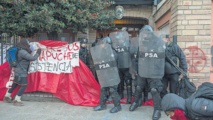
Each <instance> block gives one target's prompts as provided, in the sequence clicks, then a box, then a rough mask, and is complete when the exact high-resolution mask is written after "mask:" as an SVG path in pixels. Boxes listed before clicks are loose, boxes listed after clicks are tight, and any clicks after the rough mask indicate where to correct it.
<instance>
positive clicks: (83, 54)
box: [79, 38, 90, 67]
mask: <svg viewBox="0 0 213 120" xmlns="http://www.w3.org/2000/svg"><path fill="white" fill-rule="evenodd" d="M87 43H88V40H87V39H86V38H82V39H80V44H81V45H80V51H79V58H80V59H81V60H82V61H83V62H84V64H86V65H87V67H89V65H90V61H89V51H88V49H87V47H86V44H87Z"/></svg>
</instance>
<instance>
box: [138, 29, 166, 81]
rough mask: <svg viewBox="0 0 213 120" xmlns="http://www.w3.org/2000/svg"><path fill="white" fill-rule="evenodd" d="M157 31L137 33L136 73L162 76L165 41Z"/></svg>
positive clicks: (145, 75)
mask: <svg viewBox="0 0 213 120" xmlns="http://www.w3.org/2000/svg"><path fill="white" fill-rule="evenodd" d="M160 35H161V34H160V33H159V32H155V31H154V32H149V31H141V32H140V34H139V56H138V57H139V58H138V74H139V75H140V76H141V77H145V78H162V77H163V75H164V68H165V49H166V46H165V43H164V41H163V40H162V39H161V38H160Z"/></svg>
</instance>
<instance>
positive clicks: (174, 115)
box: [161, 93, 189, 120]
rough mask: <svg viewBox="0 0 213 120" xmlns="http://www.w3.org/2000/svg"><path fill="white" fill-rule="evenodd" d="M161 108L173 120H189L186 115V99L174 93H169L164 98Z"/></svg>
mask: <svg viewBox="0 0 213 120" xmlns="http://www.w3.org/2000/svg"><path fill="white" fill-rule="evenodd" d="M161 107H162V110H163V111H164V112H165V113H166V115H167V116H169V117H170V118H171V119H172V120H189V119H188V118H187V117H186V116H185V114H184V111H186V107H185V99H183V98H182V97H179V96H178V95H176V94H174V93H168V94H166V95H165V96H164V97H163V99H162V101H161Z"/></svg>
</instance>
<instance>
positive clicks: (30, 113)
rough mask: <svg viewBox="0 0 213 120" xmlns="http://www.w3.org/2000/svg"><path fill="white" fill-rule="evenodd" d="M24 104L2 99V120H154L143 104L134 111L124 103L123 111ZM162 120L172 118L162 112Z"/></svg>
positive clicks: (53, 103)
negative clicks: (18, 104)
mask: <svg viewBox="0 0 213 120" xmlns="http://www.w3.org/2000/svg"><path fill="white" fill-rule="evenodd" d="M23 103H24V106H14V105H13V104H12V103H4V102H2V101H0V120H152V119H151V117H152V112H153V108H152V107H150V106H142V107H139V108H137V109H136V110H135V111H134V112H130V111H129V106H130V105H124V104H122V111H120V112H118V113H114V114H112V113H109V110H110V109H111V108H112V107H113V104H108V105H107V109H106V110H103V111H97V112H96V111H93V107H85V106H73V105H70V104H67V103H64V102H34V101H33V102H32V101H23ZM161 114H162V116H161V119H160V120H170V118H168V117H167V116H166V115H165V113H164V112H161Z"/></svg>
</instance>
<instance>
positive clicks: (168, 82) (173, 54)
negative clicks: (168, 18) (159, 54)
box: [161, 34, 187, 97]
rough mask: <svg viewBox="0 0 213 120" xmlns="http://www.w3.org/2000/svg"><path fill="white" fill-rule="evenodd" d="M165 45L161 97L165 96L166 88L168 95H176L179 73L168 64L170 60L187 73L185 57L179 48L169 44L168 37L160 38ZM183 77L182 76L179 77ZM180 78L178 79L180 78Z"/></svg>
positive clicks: (172, 43) (174, 44)
mask: <svg viewBox="0 0 213 120" xmlns="http://www.w3.org/2000/svg"><path fill="white" fill-rule="evenodd" d="M161 37H162V39H163V40H164V42H165V43H166V61H165V75H164V77H163V79H162V83H163V85H164V87H163V90H162V92H161V97H163V96H164V95H165V94H167V93H168V92H167V88H168V86H169V89H170V90H169V92H170V93H176V91H177V87H178V80H179V76H180V75H181V73H180V72H179V71H178V70H177V69H176V68H175V66H174V65H172V63H170V62H169V60H168V58H170V59H171V60H172V61H173V62H174V63H175V64H176V65H177V66H179V67H180V68H181V69H182V70H183V71H184V72H185V73H187V63H186V57H185V55H184V53H183V51H182V50H181V48H180V47H179V46H178V45H177V44H176V43H174V42H170V40H169V36H168V35H165V34H164V35H162V36H161ZM181 76H182V77H183V75H181ZM181 76H180V77H181Z"/></svg>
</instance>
